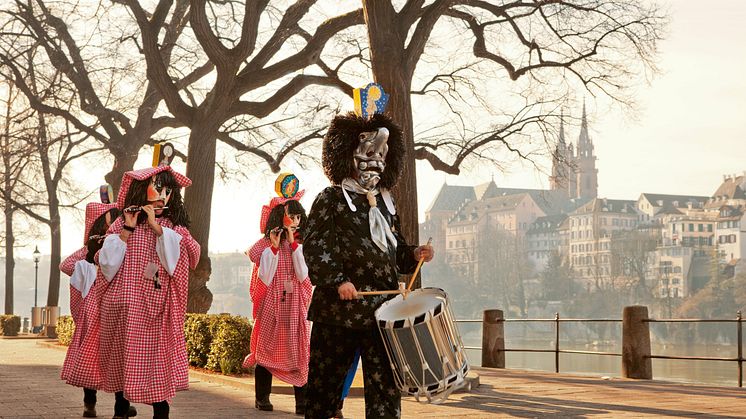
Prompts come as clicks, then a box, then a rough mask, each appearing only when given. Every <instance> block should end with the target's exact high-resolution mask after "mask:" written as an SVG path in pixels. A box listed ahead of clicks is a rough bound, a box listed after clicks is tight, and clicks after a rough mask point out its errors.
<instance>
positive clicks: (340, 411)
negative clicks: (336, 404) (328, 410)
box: [333, 409, 345, 419]
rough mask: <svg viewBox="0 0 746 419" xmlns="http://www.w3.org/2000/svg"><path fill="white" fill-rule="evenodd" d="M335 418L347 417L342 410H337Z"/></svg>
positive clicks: (342, 418)
mask: <svg viewBox="0 0 746 419" xmlns="http://www.w3.org/2000/svg"><path fill="white" fill-rule="evenodd" d="M333 417H334V419H344V417H345V415H343V414H342V409H337V411H336V412H334V416H333Z"/></svg>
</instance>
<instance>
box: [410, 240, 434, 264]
mask: <svg viewBox="0 0 746 419" xmlns="http://www.w3.org/2000/svg"><path fill="white" fill-rule="evenodd" d="M433 256H435V250H433V246H431V245H429V244H423V245H422V246H418V247H417V248H416V249H414V258H415V260H420V259H423V258H424V259H425V262H430V261H431V260H433Z"/></svg>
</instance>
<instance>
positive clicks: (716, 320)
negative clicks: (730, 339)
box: [644, 310, 746, 387]
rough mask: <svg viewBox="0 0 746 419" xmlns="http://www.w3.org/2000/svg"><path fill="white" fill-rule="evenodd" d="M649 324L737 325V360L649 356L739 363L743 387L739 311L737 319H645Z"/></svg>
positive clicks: (665, 356)
mask: <svg viewBox="0 0 746 419" xmlns="http://www.w3.org/2000/svg"><path fill="white" fill-rule="evenodd" d="M644 321H645V322H647V323H736V336H737V337H736V347H737V350H738V355H737V357H735V358H724V357H713V356H683V355H682V356H674V355H653V354H651V355H649V357H650V358H654V359H681V360H688V361H729V362H738V387H743V362H744V361H746V359H744V357H743V318H742V317H741V311H740V310H739V311H738V313H737V315H736V318H735V319H645V320H644Z"/></svg>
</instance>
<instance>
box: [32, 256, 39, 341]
mask: <svg viewBox="0 0 746 419" xmlns="http://www.w3.org/2000/svg"><path fill="white" fill-rule="evenodd" d="M40 259H41V252H39V246H36V249H35V250H34V310H37V308H36V307H37V302H36V296H37V293H38V289H39V286H38V285H39V260H40ZM32 317H33V316H32ZM40 330H41V326H36V327H34V330H33V332H34V333H39V331H40Z"/></svg>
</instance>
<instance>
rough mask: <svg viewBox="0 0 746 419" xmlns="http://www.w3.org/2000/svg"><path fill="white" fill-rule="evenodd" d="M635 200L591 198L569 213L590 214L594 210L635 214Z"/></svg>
mask: <svg viewBox="0 0 746 419" xmlns="http://www.w3.org/2000/svg"><path fill="white" fill-rule="evenodd" d="M635 204H636V201H630V200H627V199H606V198H593V199H592V200H591V201H589V202H588V203H587V204H585V205H583V206H581V207H580V208H578V209H576V210H575V211H573V212H572V214H571V215H582V214H590V213H595V212H612V213H619V214H621V213H627V214H633V215H636V214H637V212H636V211H635Z"/></svg>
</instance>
